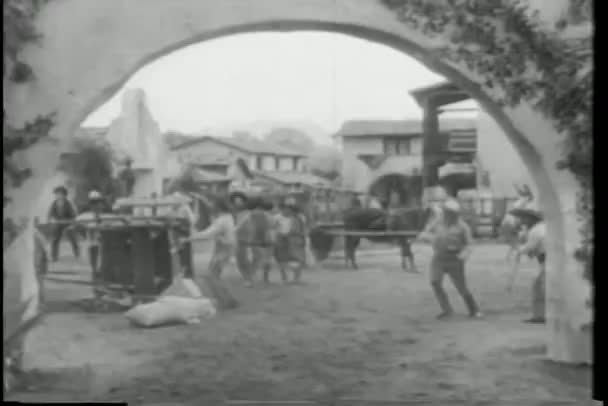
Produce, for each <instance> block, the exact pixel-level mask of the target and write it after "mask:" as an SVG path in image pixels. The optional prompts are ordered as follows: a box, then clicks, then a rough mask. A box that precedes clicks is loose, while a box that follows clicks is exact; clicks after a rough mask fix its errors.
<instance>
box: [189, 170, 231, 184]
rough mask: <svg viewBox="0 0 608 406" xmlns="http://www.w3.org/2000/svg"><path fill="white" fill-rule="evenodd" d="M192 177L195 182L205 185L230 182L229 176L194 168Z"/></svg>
mask: <svg viewBox="0 0 608 406" xmlns="http://www.w3.org/2000/svg"><path fill="white" fill-rule="evenodd" d="M191 173H192V177H193V179H194V181H195V182H200V183H206V182H230V181H231V180H232V178H231V177H230V176H226V175H221V174H219V173H215V172H212V171H206V170H204V169H200V168H196V169H193V170H192V172H191Z"/></svg>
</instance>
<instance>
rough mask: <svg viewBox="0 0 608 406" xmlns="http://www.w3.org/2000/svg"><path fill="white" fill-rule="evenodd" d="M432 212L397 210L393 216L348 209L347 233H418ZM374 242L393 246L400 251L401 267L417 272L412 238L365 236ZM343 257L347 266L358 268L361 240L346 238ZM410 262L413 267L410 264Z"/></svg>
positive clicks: (378, 210)
mask: <svg viewBox="0 0 608 406" xmlns="http://www.w3.org/2000/svg"><path fill="white" fill-rule="evenodd" d="M430 215H431V212H430V210H429V209H421V208H420V209H419V208H415V209H398V210H395V211H394V212H393V214H392V215H390V216H389V215H388V213H387V212H386V211H385V210H382V209H371V208H355V209H351V210H347V211H346V212H345V213H344V215H343V219H344V229H345V230H346V231H355V230H356V231H419V230H422V229H423V228H424V225H425V224H426V222H427V221H428V219H429V218H430ZM364 238H366V239H367V240H369V241H372V242H375V243H392V244H396V245H397V246H398V247H399V248H400V257H401V268H402V269H403V270H408V269H409V268H410V267H411V271H412V272H417V269H416V265H415V263H414V255H413V253H412V250H411V239H412V237H406V236H398V237H395V236H369V237H364ZM344 240H345V241H344V256H345V261H346V264H347V265H351V266H352V268H353V269H358V265H357V259H356V251H357V248H358V247H359V243H360V241H361V237H358V236H351V235H347V236H345V238H344ZM408 260H409V261H410V267H408V265H407V262H408Z"/></svg>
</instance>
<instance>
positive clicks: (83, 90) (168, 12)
mask: <svg viewBox="0 0 608 406" xmlns="http://www.w3.org/2000/svg"><path fill="white" fill-rule="evenodd" d="M530 1H531V3H532V4H538V5H540V7H542V8H543V9H541V11H546V13H544V14H542V15H543V16H544V17H545V18H547V19H549V20H550V19H551V18H553V19H555V18H556V16H558V14H559V7H563V6H564V5H565V3H566V2H563V1H555V2H550V3H551V4H550V5H547V3H549V2H538V1H532V0H530ZM547 8H548V9H549V10H547ZM556 9H558V10H557V12H556V11H555V10H556ZM66 20H69V21H70V24H68V25H66V24H64V22H65V21H66ZM549 22H550V21H549ZM36 27H37V29H38V32H39V33H40V34H41V35H42V40H41V43H40V44H39V45H31V46H29V47H28V48H27V49H25V50H24V52H23V59H25V60H26V61H27V62H28V64H29V65H30V66H32V68H33V71H34V72H35V76H36V79H35V81H33V82H28V83H25V84H15V83H5V92H4V104H5V107H6V112H7V119H8V121H9V122H10V123H11V124H13V125H14V126H16V127H19V126H21V125H22V124H23V123H25V122H26V121H28V120H31V119H32V118H34V117H36V116H37V115H40V114H42V115H44V114H48V113H51V112H56V113H57V121H56V126H55V128H54V130H53V133H52V135H53V136H54V140H46V141H44V142H39V143H38V144H37V145H35V146H34V147H33V148H31V149H30V150H29V151H28V152H27V158H28V159H29V161H30V162H35V163H36V165H34V171H35V173H36V176H35V177H34V178H32V179H30V180H29V181H28V182H27V183H26V184H24V185H23V186H22V187H21V188H20V189H18V190H15V191H14V193H13V194H12V195H13V198H14V200H15V201H16V202H18V204H17V205H13V206H11V207H9V208H8V209H7V210H8V211H9V213H10V214H15V215H19V214H27V213H29V212H31V210H32V206H33V205H34V204H35V202H36V197H37V194H38V191H39V190H41V187H42V185H43V184H44V182H45V181H46V180H47V178H48V177H47V175H46V174H52V173H53V171H54V169H55V165H56V162H57V159H58V155H59V151H60V150H61V145H62V140H64V139H66V138H68V137H70V136H72V135H73V134H74V133H75V131H76V129H77V128H78V126H79V125H80V123H81V122H82V121H83V120H84V118H85V117H86V116H87V115H88V114H89V113H91V112H92V111H94V110H95V109H96V108H97V107H99V106H100V105H101V104H103V103H104V102H105V101H107V100H108V99H109V98H110V97H111V96H112V95H113V94H114V93H115V92H116V91H118V89H119V88H120V87H121V86H122V85H123V84H124V83H125V82H126V81H127V80H128V79H129V78H130V77H131V76H132V75H133V74H134V73H135V72H136V71H137V70H139V69H140V68H142V67H143V66H145V65H146V64H148V63H150V62H151V61H153V60H155V59H157V58H159V57H161V56H164V55H167V54H169V53H170V52H172V51H174V50H177V49H180V48H183V47H185V46H187V45H190V44H193V43H196V42H200V41H205V40H209V39H212V38H218V37H221V36H226V35H231V34H235V33H245V32H260V31H293V30H322V31H332V32H340V33H344V34H348V35H352V36H355V37H359V38H363V39H367V40H370V41H373V42H377V43H380V44H384V45H387V46H390V47H393V48H395V49H398V50H400V51H402V52H405V53H407V54H409V55H410V56H412V57H414V58H416V59H417V60H418V61H420V62H421V63H422V64H424V65H425V66H427V67H428V68H429V69H431V70H433V71H435V72H437V73H439V74H441V75H443V76H445V77H447V78H448V79H449V80H450V81H451V82H453V83H455V84H456V85H458V86H459V87H461V88H462V89H464V90H465V91H466V92H468V93H469V94H470V95H472V96H473V97H474V98H475V99H476V100H477V101H478V102H479V103H480V104H481V106H482V107H483V108H484V110H486V111H487V112H488V113H489V114H491V115H492V117H493V118H494V120H495V121H496V122H497V123H498V124H499V125H500V126H501V127H502V129H503V130H504V132H505V134H507V136H508V137H509V139H510V140H511V142H512V143H513V144H514V145H515V147H516V149H517V150H518V151H519V153H520V154H521V156H522V158H523V160H524V162H525V164H526V166H527V168H528V170H529V171H530V173H531V174H532V176H533V179H534V181H535V183H536V185H537V188H538V190H539V192H540V204H541V206H542V207H543V210H544V212H545V214H546V216H547V219H548V229H549V233H548V234H549V238H548V242H547V243H548V250H549V255H548V268H549V269H551V272H550V274H549V275H550V276H549V278H548V279H549V281H548V297H549V299H548V303H549V307H548V308H549V319H550V320H552V324H551V331H552V334H551V338H550V340H549V356H550V358H552V359H554V360H562V361H575V362H581V361H582V362H588V361H589V360H590V351H589V345H588V343H589V336H588V333H583V332H581V331H580V328H579V327H578V326H579V324H581V322H580V319H581V317H580V314H579V313H578V312H579V310H580V308H581V306H583V307H584V301H585V298H586V297H585V295H586V294H587V293H585V289H586V288H585V286H586V282H584V281H582V280H581V278H580V276H579V274H580V273H581V272H580V268H581V266H580V265H579V264H578V263H577V262H576V261H575V260H574V257H573V253H574V250H575V248H576V246H577V243H578V241H579V238H580V237H579V234H578V228H579V222H578V221H579V220H578V219H577V218H576V216H575V208H576V197H575V193H574V191H576V190H577V188H578V185H577V184H576V182H575V180H574V178H573V177H572V176H571V175H570V174H568V173H565V172H562V171H558V170H557V169H556V168H555V162H556V161H557V160H558V158H559V157H560V154H561V150H560V146H559V145H558V143H557V142H555V140H556V135H557V131H556V129H555V127H554V125H553V124H552V123H551V122H550V121H549V120H548V119H547V118H546V117H545V116H543V115H542V114H541V113H539V112H537V111H536V110H535V109H534V108H533V107H532V106H531V105H529V104H527V103H525V102H522V103H520V105H518V106H517V107H516V108H503V107H501V106H499V105H498V104H497V103H496V102H494V100H495V98H494V97H493V96H494V95H493V94H492V93H491V92H489V91H487V90H484V87H483V83H482V80H481V78H479V77H478V76H477V75H475V74H474V73H473V72H471V71H470V70H469V68H468V67H467V66H466V65H465V64H460V65H459V64H456V63H453V62H449V61H447V60H444V59H441V57H440V56H438V55H437V54H436V53H435V50H437V49H439V48H440V47H443V46H446V45H449V44H451V43H452V41H453V40H452V39H451V38H447V37H446V38H442V37H430V36H428V35H425V34H424V33H422V32H421V31H417V30H414V29H411V28H408V27H407V26H405V25H404V24H402V23H401V22H400V21H399V20H398V19H397V17H396V16H395V15H394V13H392V12H391V11H390V10H389V9H387V8H386V7H385V6H384V5H383V4H382V3H381V2H380V1H370V0H313V1H311V0H294V1H289V2H286V1H284V0H262V1H260V0H223V1H221V2H218V1H215V0H172V1H171V2H168V1H165V0H130V1H129V2H124V1H103V2H102V1H98V0H63V1H55V2H49V3H48V4H47V5H46V6H45V7H44V8H43V9H42V11H41V13H40V15H39V16H38V19H37V21H36ZM566 286H568V287H569V289H574V290H570V291H568V292H566V291H565V290H564V289H565V287H566ZM575 290H576V292H575ZM579 302H580V304H579ZM581 343H582V345H581Z"/></svg>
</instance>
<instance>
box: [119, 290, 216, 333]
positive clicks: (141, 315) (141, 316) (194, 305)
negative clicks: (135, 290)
mask: <svg viewBox="0 0 608 406" xmlns="http://www.w3.org/2000/svg"><path fill="white" fill-rule="evenodd" d="M215 314H216V309H215V306H214V305H213V303H212V302H211V301H210V300H209V299H205V298H198V299H192V298H184V297H176V296H165V297H162V298H160V299H159V300H157V301H156V302H153V303H147V304H141V305H138V306H135V307H134V308H132V309H131V310H129V311H128V312H127V313H125V317H126V318H127V319H128V320H129V321H130V322H131V323H133V324H135V325H136V326H139V327H156V326H161V325H166V324H174V323H184V324H198V323H200V322H201V319H208V318H212V317H214V316H215Z"/></svg>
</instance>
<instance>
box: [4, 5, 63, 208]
mask: <svg viewBox="0 0 608 406" xmlns="http://www.w3.org/2000/svg"><path fill="white" fill-rule="evenodd" d="M47 2H48V0H4V1H3V3H2V6H3V13H4V14H3V34H4V36H3V44H2V45H3V52H4V53H3V60H2V61H3V79H4V80H5V81H11V82H14V83H17V84H24V83H27V82H29V81H32V80H34V79H35V75H34V72H33V70H32V68H31V67H30V66H29V65H28V64H27V63H25V62H24V61H22V60H21V59H20V53H21V51H22V49H23V48H24V47H25V46H26V45H27V44H30V43H36V42H38V41H40V39H41V36H40V34H38V32H37V31H36V28H35V25H34V19H35V17H36V15H37V14H38V12H39V11H40V9H41V7H42V6H43V5H44V4H45V3H47ZM55 116H56V114H55V113H50V114H46V115H40V116H38V117H36V118H35V119H33V120H31V121H28V122H26V123H25V124H24V125H23V126H22V127H21V128H15V127H13V126H11V125H10V124H8V123H7V119H6V113H5V112H3V117H2V118H3V132H2V146H3V154H2V155H3V168H4V183H5V186H10V187H19V186H20V185H21V184H22V183H23V181H24V180H25V179H27V178H28V177H29V176H31V175H32V170H31V169H30V168H18V167H17V165H16V164H15V163H14V162H13V161H12V159H11V158H12V156H13V154H14V153H15V152H17V151H19V150H25V149H27V148H29V147H31V146H32V145H33V144H35V143H36V142H37V141H38V140H40V139H41V138H43V137H45V136H47V135H48V134H49V133H50V131H51V129H52V128H53V126H54V124H55ZM7 182H8V184H6V183H7ZM5 189H6V188H5ZM8 200H10V199H9V198H8V197H6V195H4V203H5V204H6V202H7V201H8Z"/></svg>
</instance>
